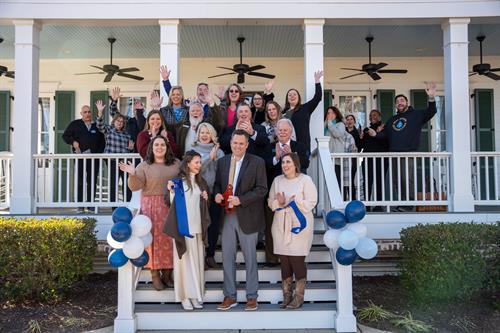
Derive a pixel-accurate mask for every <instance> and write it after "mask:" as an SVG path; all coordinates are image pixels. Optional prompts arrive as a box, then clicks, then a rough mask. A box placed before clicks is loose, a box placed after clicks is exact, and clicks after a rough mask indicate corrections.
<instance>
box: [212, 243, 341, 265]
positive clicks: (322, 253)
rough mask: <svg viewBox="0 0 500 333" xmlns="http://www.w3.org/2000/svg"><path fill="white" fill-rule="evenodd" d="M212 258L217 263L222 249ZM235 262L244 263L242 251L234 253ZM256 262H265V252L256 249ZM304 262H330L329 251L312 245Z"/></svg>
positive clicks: (220, 257) (220, 260)
mask: <svg viewBox="0 0 500 333" xmlns="http://www.w3.org/2000/svg"><path fill="white" fill-rule="evenodd" d="M214 259H215V261H216V262H218V263H221V262H222V250H217V251H215V255H214ZM236 262H237V263H244V262H245V260H244V258H243V252H241V251H238V252H237V253H236ZM257 262H258V263H265V262H266V253H265V251H264V250H257ZM306 262H310V263H314V262H325V263H330V262H332V259H331V257H330V252H329V251H328V248H326V247H325V246H313V247H312V248H311V252H310V253H309V255H308V256H307V257H306Z"/></svg>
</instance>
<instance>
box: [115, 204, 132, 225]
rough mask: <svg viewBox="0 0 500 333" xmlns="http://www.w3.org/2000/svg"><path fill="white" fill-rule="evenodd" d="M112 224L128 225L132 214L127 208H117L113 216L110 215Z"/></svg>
mask: <svg viewBox="0 0 500 333" xmlns="http://www.w3.org/2000/svg"><path fill="white" fill-rule="evenodd" d="M111 218H112V219H113V222H114V223H118V222H124V223H128V224H130V222H131V221H132V219H133V218H134V217H133V216H132V212H131V211H130V209H128V208H127V207H118V208H117V209H115V210H114V212H113V215H111Z"/></svg>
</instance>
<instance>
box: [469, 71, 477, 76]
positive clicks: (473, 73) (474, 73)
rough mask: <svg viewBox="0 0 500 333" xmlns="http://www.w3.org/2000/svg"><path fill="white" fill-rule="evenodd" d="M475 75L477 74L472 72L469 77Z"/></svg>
mask: <svg viewBox="0 0 500 333" xmlns="http://www.w3.org/2000/svg"><path fill="white" fill-rule="evenodd" d="M476 74H477V73H476V72H472V73H470V74H469V76H472V75H476Z"/></svg>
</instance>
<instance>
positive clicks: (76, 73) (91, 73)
mask: <svg viewBox="0 0 500 333" xmlns="http://www.w3.org/2000/svg"><path fill="white" fill-rule="evenodd" d="M89 74H104V72H92V73H76V74H74V75H89Z"/></svg>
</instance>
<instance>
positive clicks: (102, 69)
mask: <svg viewBox="0 0 500 333" xmlns="http://www.w3.org/2000/svg"><path fill="white" fill-rule="evenodd" d="M90 67H94V68H97V69H100V70H101V71H103V72H106V71H105V70H104V68H102V67H99V66H94V65H90Z"/></svg>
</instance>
